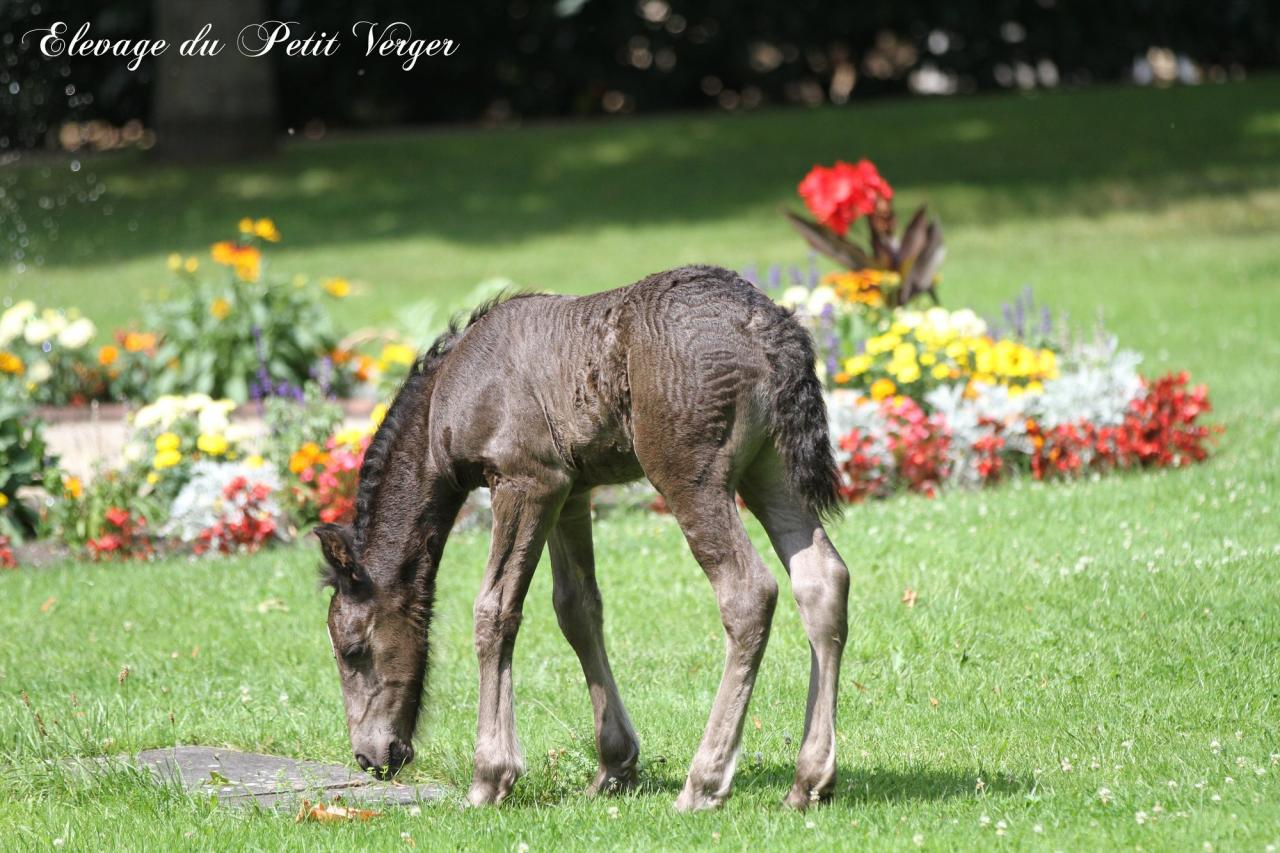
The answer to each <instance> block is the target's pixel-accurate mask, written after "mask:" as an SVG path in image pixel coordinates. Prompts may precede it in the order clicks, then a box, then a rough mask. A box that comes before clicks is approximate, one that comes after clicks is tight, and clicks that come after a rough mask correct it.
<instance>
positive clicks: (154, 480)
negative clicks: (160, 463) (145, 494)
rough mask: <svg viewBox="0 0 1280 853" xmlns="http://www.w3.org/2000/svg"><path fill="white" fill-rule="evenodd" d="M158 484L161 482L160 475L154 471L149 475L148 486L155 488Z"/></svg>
mask: <svg viewBox="0 0 1280 853" xmlns="http://www.w3.org/2000/svg"><path fill="white" fill-rule="evenodd" d="M158 482H160V475H159V474H157V473H156V472H155V471H152V472H150V473H149V474H147V485H149V486H154V485H155V484H156V483H158Z"/></svg>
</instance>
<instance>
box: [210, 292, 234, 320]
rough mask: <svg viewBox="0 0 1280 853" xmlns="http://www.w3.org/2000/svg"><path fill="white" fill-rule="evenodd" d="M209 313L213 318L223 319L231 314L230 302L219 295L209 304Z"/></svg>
mask: <svg viewBox="0 0 1280 853" xmlns="http://www.w3.org/2000/svg"><path fill="white" fill-rule="evenodd" d="M209 313H210V314H212V315H213V319H215V320H225V319H227V317H229V316H231V303H230V302H228V301H227V300H225V299H223V298H222V297H221V296H219V297H218V298H217V299H215V300H213V302H212V303H210V305H209Z"/></svg>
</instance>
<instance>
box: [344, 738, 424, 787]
mask: <svg viewBox="0 0 1280 853" xmlns="http://www.w3.org/2000/svg"><path fill="white" fill-rule="evenodd" d="M384 759H385V760H383V761H375V760H374V759H372V758H370V757H369V756H367V755H365V754H364V753H363V752H357V753H356V763H357V764H359V765H360V769H361V770H364V771H365V772H367V773H372V774H373V775H374V776H376V777H377V778H379V779H389V778H390V777H392V776H394V775H396V774H397V773H399V772H400V768H402V767H404V766H405V765H406V764H408V763H409V762H410V761H413V746H412V745H411V744H407V743H405V742H404V741H402V740H400V739H399V738H396V739H394V740H392V741H391V743H390V744H389V745H388V746H387V749H386V755H385V756H384Z"/></svg>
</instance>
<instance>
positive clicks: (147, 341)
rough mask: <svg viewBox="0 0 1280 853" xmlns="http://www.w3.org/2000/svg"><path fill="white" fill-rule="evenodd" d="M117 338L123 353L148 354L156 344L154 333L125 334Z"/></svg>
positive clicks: (156, 339)
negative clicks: (123, 349) (123, 350)
mask: <svg viewBox="0 0 1280 853" xmlns="http://www.w3.org/2000/svg"><path fill="white" fill-rule="evenodd" d="M117 337H118V338H119V340H120V343H121V345H122V346H123V347H124V348H125V352H144V351H145V352H150V351H151V350H154V349H155V348H156V343H157V342H158V338H157V337H156V334H155V332H125V333H124V335H123V336H120V335H117Z"/></svg>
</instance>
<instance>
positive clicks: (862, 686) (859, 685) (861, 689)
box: [853, 681, 867, 693]
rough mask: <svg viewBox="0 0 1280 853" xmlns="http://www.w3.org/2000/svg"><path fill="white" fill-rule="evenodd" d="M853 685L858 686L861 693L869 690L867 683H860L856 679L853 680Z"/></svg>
mask: <svg viewBox="0 0 1280 853" xmlns="http://www.w3.org/2000/svg"><path fill="white" fill-rule="evenodd" d="M853 686H854V687H856V688H858V692H859V693H866V692H867V685H865V684H859V683H858V682H856V681H855V682H853Z"/></svg>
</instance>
